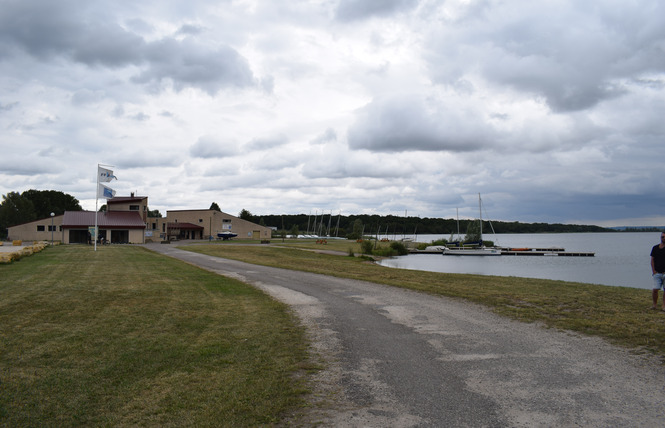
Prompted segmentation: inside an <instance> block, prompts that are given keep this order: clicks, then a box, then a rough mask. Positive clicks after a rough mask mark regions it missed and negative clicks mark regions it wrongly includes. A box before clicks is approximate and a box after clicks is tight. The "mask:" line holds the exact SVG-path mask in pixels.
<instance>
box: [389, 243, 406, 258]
mask: <svg viewBox="0 0 665 428" xmlns="http://www.w3.org/2000/svg"><path fill="white" fill-rule="evenodd" d="M390 248H391V249H393V250H395V252H396V253H397V255H398V256H405V255H407V254H409V250H407V249H406V247H405V246H404V243H402V242H397V241H394V242H391V243H390Z"/></svg>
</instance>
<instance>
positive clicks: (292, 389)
mask: <svg viewBox="0 0 665 428" xmlns="http://www.w3.org/2000/svg"><path fill="white" fill-rule="evenodd" d="M0 296H1V298H0V426H137V425H138V426H141V425H152V426H260V425H270V424H273V423H276V422H279V421H280V418H281V417H283V416H284V415H289V414H293V412H294V411H296V410H297V409H298V408H299V407H301V406H302V405H303V397H304V393H305V392H306V383H305V378H306V376H302V374H303V373H306V372H307V371H308V370H312V369H315V367H312V366H311V364H310V363H309V362H308V361H309V360H308V353H307V347H306V341H305V338H304V332H303V330H302V328H301V327H299V326H298V324H297V322H295V321H294V319H293V316H292V314H291V313H290V312H289V310H288V308H286V307H285V306H284V305H282V304H280V303H277V302H275V301H274V300H272V299H270V298H269V297H267V296H266V295H264V294H262V293H261V292H259V291H257V290H255V289H254V288H252V287H250V286H247V285H245V284H243V283H240V282H238V281H235V280H232V279H228V278H225V277H221V276H219V275H215V274H212V273H209V272H207V271H204V270H201V269H198V268H195V267H192V266H190V265H188V264H185V263H182V262H179V261H176V260H173V259H170V258H166V257H163V256H160V255H157V254H155V253H152V252H150V251H147V250H145V249H143V248H141V247H132V246H108V247H107V246H105V247H102V248H98V251H97V252H93V251H92V249H91V248H90V247H87V246H75V245H67V246H59V247H55V248H48V249H46V250H45V251H43V252H41V253H39V254H35V255H33V256H31V257H27V258H24V259H22V260H20V261H18V262H14V263H12V264H9V265H0Z"/></svg>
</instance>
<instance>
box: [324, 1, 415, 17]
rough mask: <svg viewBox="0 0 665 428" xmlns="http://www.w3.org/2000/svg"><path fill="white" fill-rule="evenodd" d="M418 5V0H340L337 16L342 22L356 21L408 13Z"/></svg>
mask: <svg viewBox="0 0 665 428" xmlns="http://www.w3.org/2000/svg"><path fill="white" fill-rule="evenodd" d="M417 4H418V0H340V2H339V4H338V5H337V10H336V14H335V16H336V18H337V19H338V20H340V21H356V20H362V19H367V18H371V17H374V16H379V17H381V16H387V15H392V14H394V13H396V12H402V11H408V10H411V9H412V8H414V7H415V6H416V5H417Z"/></svg>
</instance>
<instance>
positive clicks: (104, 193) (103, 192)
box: [97, 184, 115, 199]
mask: <svg viewBox="0 0 665 428" xmlns="http://www.w3.org/2000/svg"><path fill="white" fill-rule="evenodd" d="M114 196H115V190H113V189H111V188H110V187H106V186H104V185H103V184H100V185H99V188H98V189H97V197H98V198H106V199H111V198H113V197H114Z"/></svg>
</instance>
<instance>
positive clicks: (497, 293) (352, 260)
mask: <svg viewBox="0 0 665 428" xmlns="http://www.w3.org/2000/svg"><path fill="white" fill-rule="evenodd" d="M287 242H288V241H287ZM275 244H276V245H278V246H279V247H276V246H273V245H271V246H247V245H224V244H222V245H216V244H212V245H187V246H182V247H180V248H182V249H186V250H189V251H194V252H200V253H205V254H209V255H212V256H218V257H226V258H230V259H235V260H240V261H246V262H249V263H255V264H261V265H266V266H274V267H280V268H285V269H292V270H302V271H308V272H314V273H321V274H325V275H332V276H337V277H344V278H352V279H360V280H367V281H371V282H376V283H381V284H386V285H391V286H396V287H402V288H408V289H412V290H417V291H422V292H427V293H431V294H436V295H441V296H447V297H453V298H460V299H465V300H468V301H471V302H475V303H479V304H482V305H485V306H487V307H489V308H491V309H492V310H493V311H494V312H496V313H498V314H501V315H504V316H508V317H511V318H513V319H516V320H520V321H524V322H540V323H542V324H544V325H545V326H547V327H551V328H558V329H563V330H570V331H575V332H579V333H583V334H587V335H593V336H599V337H603V338H605V339H608V340H610V341H611V342H613V343H615V344H617V345H620V346H624V347H628V348H632V349H634V350H635V351H636V352H644V351H648V352H652V353H654V354H656V355H658V356H659V358H660V360H661V361H662V362H665V313H663V312H661V311H652V310H649V309H647V308H648V307H650V306H651V290H642V289H636V288H629V287H610V286H604V285H593V284H584V283H575V282H566V281H556V280H544V279H532V278H519V277H500V276H484V275H468V274H445V273H436V272H424V271H415V270H403V269H393V268H387V267H383V266H380V265H377V264H374V263H368V262H367V261H365V260H364V259H363V258H359V257H348V256H335V255H329V254H319V253H316V252H312V251H302V249H300V248H304V249H312V248H316V249H326V250H333V249H335V250H337V251H345V250H347V249H348V248H350V247H351V248H353V249H354V251H356V252H359V248H360V247H359V244H357V243H355V242H353V243H350V242H348V241H347V242H346V243H343V242H341V243H335V247H333V246H325V245H324V246H322V245H316V244H312V243H298V242H292V243H291V244H290V247H293V248H285V247H284V246H283V245H282V244H281V243H278V242H275Z"/></svg>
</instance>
